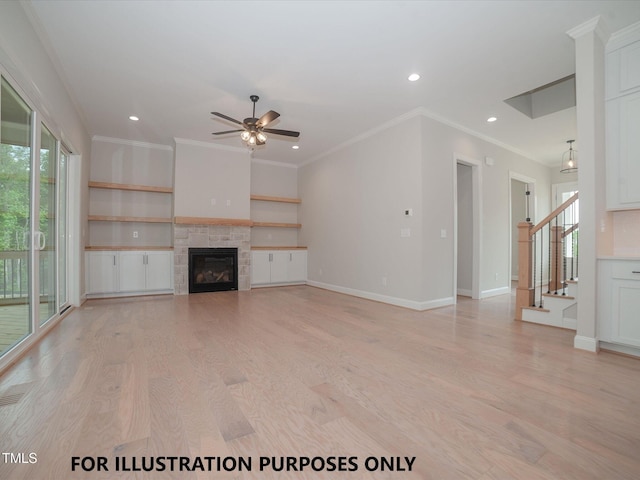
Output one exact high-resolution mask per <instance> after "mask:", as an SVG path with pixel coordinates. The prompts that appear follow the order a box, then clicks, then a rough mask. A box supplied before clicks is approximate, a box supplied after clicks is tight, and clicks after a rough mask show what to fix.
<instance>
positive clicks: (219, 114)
mask: <svg viewBox="0 0 640 480" xmlns="http://www.w3.org/2000/svg"><path fill="white" fill-rule="evenodd" d="M211 115H215V116H216V117H220V118H224V119H225V120H229V121H230V122H233V123H237V124H238V125H242V122H240V121H238V120H236V119H235V118H231V117H228V116H226V115H225V114H224V113H220V112H211Z"/></svg>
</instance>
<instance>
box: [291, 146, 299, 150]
mask: <svg viewBox="0 0 640 480" xmlns="http://www.w3.org/2000/svg"><path fill="white" fill-rule="evenodd" d="M291 148H293V149H294V150H298V149H299V148H300V147H299V146H298V145H294V146H293V147H291Z"/></svg>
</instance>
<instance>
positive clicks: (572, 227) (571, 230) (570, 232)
mask: <svg viewBox="0 0 640 480" xmlns="http://www.w3.org/2000/svg"><path fill="white" fill-rule="evenodd" d="M578 225H579V223H577V222H576V223H575V224H574V225H572V226H571V228H568V229H567V230H565V231H564V232H562V238H564V237H566V236H567V235H571V234H572V233H573V232H575V231H576V230H577V229H578Z"/></svg>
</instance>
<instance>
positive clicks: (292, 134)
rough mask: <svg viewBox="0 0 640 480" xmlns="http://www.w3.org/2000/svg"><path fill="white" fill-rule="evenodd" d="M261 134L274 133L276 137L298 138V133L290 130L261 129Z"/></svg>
mask: <svg viewBox="0 0 640 480" xmlns="http://www.w3.org/2000/svg"><path fill="white" fill-rule="evenodd" d="M262 131H263V132H265V133H274V134H276V135H285V136H287V137H299V136H300V132H294V131H292V130H280V129H278V128H263V129H262Z"/></svg>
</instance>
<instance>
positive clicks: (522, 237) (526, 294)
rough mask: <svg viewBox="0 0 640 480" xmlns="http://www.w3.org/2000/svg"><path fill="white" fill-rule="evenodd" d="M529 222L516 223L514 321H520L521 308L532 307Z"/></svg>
mask: <svg viewBox="0 0 640 480" xmlns="http://www.w3.org/2000/svg"><path fill="white" fill-rule="evenodd" d="M532 228H533V224H532V223H530V222H520V223H518V287H517V288H516V320H522V309H523V307H530V306H532V305H533V296H534V293H535V288H534V286H533V282H532V280H531V265H532V260H531V258H532V256H533V246H532V245H533V243H532V240H531V235H530V232H531V229H532Z"/></svg>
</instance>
